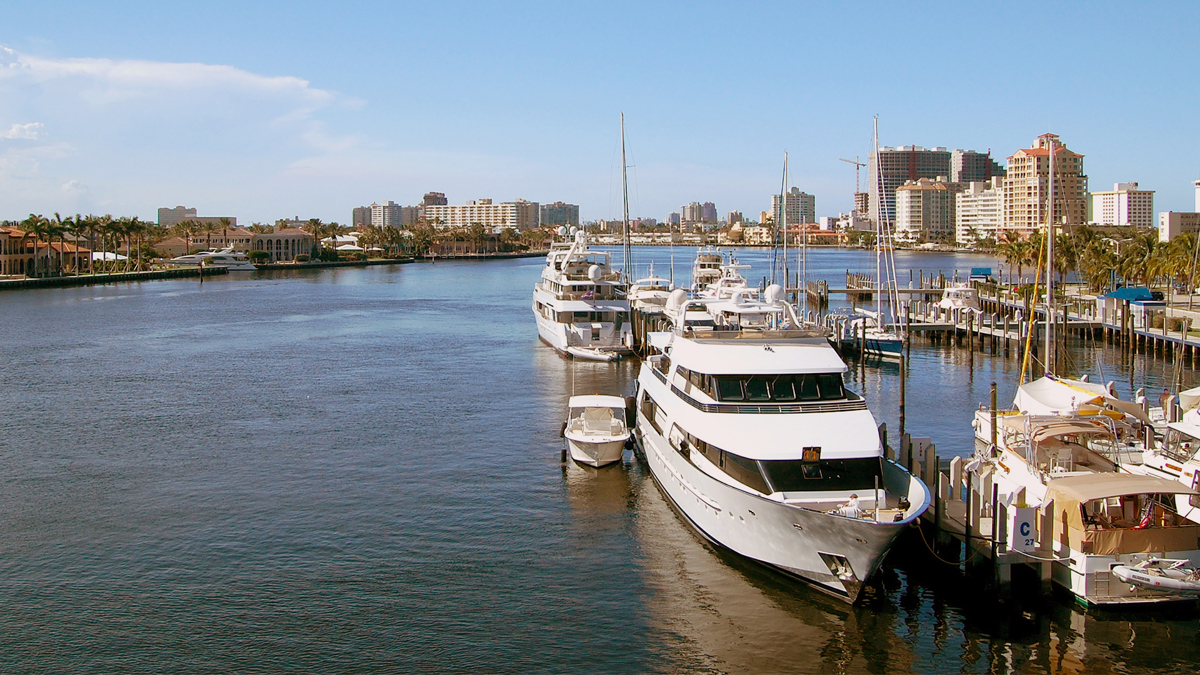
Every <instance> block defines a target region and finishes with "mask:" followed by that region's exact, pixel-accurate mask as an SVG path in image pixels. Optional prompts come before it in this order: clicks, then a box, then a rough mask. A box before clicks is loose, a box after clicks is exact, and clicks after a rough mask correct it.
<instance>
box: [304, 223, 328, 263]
mask: <svg viewBox="0 0 1200 675" xmlns="http://www.w3.org/2000/svg"><path fill="white" fill-rule="evenodd" d="M300 229H302V230H304V231H305V232H307V233H309V234H311V235H312V238H313V250H312V257H313V258H314V259H317V258H320V257H321V249H322V246H321V239H322V238H323V237H324V236H325V223H322V222H321V219H320V218H310V219H309V220H308V221H307V222H305V223H304V224H303V225H301V226H300Z"/></svg>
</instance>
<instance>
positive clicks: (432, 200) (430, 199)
mask: <svg viewBox="0 0 1200 675" xmlns="http://www.w3.org/2000/svg"><path fill="white" fill-rule="evenodd" d="M449 203H450V202H449V201H447V200H446V195H445V193H443V192H426V193H425V197H424V198H423V199H422V200H421V206H446V205H447V204H449Z"/></svg>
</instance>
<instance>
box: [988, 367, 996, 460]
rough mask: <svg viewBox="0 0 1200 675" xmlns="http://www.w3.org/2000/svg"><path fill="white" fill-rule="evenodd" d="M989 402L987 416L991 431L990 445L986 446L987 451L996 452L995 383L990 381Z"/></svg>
mask: <svg viewBox="0 0 1200 675" xmlns="http://www.w3.org/2000/svg"><path fill="white" fill-rule="evenodd" d="M990 402H991V405H992V408H991V412H990V413H989V417H990V419H991V423H992V431H991V434H990V437H991V438H990V439H989V440H990V441H991V444H992V445H991V447H989V448H988V452H989V453H995V452H996V383H995V382H992V396H991V401H990Z"/></svg>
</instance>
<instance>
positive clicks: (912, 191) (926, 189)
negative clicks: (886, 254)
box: [895, 178, 958, 243]
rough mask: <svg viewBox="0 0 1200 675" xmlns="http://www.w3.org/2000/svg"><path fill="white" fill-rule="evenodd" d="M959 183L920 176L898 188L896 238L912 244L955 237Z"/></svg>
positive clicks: (947, 239) (948, 239)
mask: <svg viewBox="0 0 1200 675" xmlns="http://www.w3.org/2000/svg"><path fill="white" fill-rule="evenodd" d="M956 192H958V190H957V189H956V185H951V184H947V183H946V182H945V181H944V180H930V179H928V178H918V179H917V180H910V181H906V182H905V183H904V185H901V186H900V187H898V188H896V229H895V232H896V240H897V241H901V242H908V243H924V242H928V241H940V242H948V241H951V240H952V239H954V209H955V204H954V195H955V193H956Z"/></svg>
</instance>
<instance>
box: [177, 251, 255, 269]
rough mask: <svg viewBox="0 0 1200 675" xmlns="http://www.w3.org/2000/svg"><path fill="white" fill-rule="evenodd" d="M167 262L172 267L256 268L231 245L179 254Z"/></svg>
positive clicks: (243, 254) (244, 255)
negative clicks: (223, 247)
mask: <svg viewBox="0 0 1200 675" xmlns="http://www.w3.org/2000/svg"><path fill="white" fill-rule="evenodd" d="M167 264H168V265H170V266H172V267H197V266H199V265H201V264H203V265H204V266H205V267H224V268H225V269H227V270H229V271H230V272H253V271H254V270H255V269H256V268H255V267H254V264H253V263H251V262H250V259H249V258H247V257H246V254H245V253H242V252H241V251H235V250H233V247H229V248H225V249H213V250H211V251H200V252H199V253H191V254H188V255H181V256H179V257H177V258H171V259H170V260H168V261H167Z"/></svg>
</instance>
